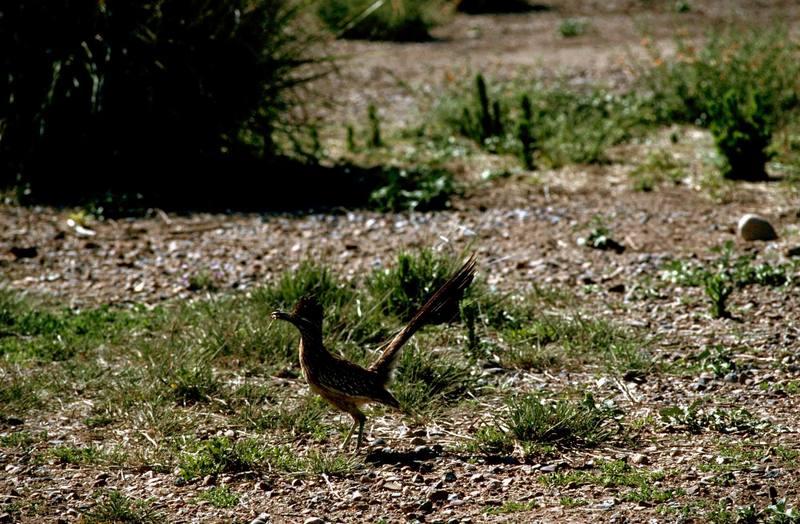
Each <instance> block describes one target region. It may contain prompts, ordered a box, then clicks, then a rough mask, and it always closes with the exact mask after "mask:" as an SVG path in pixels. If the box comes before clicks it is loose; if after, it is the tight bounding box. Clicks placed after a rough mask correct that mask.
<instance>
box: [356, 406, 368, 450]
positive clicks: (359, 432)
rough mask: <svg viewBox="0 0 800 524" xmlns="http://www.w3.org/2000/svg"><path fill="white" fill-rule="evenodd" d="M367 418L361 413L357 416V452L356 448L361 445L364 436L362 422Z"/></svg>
mask: <svg viewBox="0 0 800 524" xmlns="http://www.w3.org/2000/svg"><path fill="white" fill-rule="evenodd" d="M366 420H367V417H365V416H364V415H361V416H360V417H358V440H356V453H358V448H360V447H361V441H362V440H363V438H364V422H365V421H366Z"/></svg>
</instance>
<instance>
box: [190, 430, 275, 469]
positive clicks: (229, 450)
mask: <svg viewBox="0 0 800 524" xmlns="http://www.w3.org/2000/svg"><path fill="white" fill-rule="evenodd" d="M267 457H268V451H267V450H266V448H264V447H263V445H262V444H261V443H259V441H257V440H255V439H246V440H239V441H231V440H230V439H228V438H227V437H214V438H211V439H208V440H205V441H200V442H195V443H193V444H190V445H189V447H188V450H184V451H183V452H182V453H181V455H180V459H179V464H178V468H179V470H180V476H181V477H182V478H183V479H185V480H194V479H197V478H202V477H205V476H206V475H217V474H220V473H240V472H243V471H253V470H256V469H258V468H259V467H260V466H261V465H262V464H264V463H265V461H266V459H267Z"/></svg>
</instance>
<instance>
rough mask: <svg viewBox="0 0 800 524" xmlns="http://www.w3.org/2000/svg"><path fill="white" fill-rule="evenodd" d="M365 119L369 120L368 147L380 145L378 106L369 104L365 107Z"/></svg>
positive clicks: (381, 142)
mask: <svg viewBox="0 0 800 524" xmlns="http://www.w3.org/2000/svg"><path fill="white" fill-rule="evenodd" d="M367 119H368V120H369V140H368V143H369V145H370V147H381V146H382V145H383V140H382V139H381V120H380V117H379V116H378V108H377V107H375V104H370V105H369V107H368V108H367Z"/></svg>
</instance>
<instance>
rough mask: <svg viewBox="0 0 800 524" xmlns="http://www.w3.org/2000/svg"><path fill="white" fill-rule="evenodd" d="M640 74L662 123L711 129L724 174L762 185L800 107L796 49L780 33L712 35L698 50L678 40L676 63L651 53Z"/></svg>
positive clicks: (737, 31) (775, 29)
mask: <svg viewBox="0 0 800 524" xmlns="http://www.w3.org/2000/svg"><path fill="white" fill-rule="evenodd" d="M651 53H652V58H653V63H654V64H656V66H655V67H653V68H652V69H649V70H648V71H646V72H645V74H643V75H642V77H641V79H642V82H643V86H645V87H644V88H645V89H647V90H649V91H650V93H651V95H652V96H653V97H654V99H653V102H654V103H653V106H652V107H653V109H654V110H655V115H656V117H657V119H658V120H659V121H662V122H691V123H693V124H697V125H701V126H705V127H708V128H709V129H710V130H711V133H712V135H713V137H714V141H715V144H716V146H717V149H718V151H719V153H720V155H721V158H722V161H723V163H722V168H721V171H722V174H723V175H724V176H725V177H728V178H732V179H744V180H764V179H765V178H766V176H767V175H766V171H765V164H766V162H767V160H769V159H770V157H771V156H772V155H773V153H774V151H773V150H772V149H770V146H771V143H772V138H773V135H774V133H775V132H776V130H777V129H778V128H779V127H781V126H782V125H784V124H785V123H786V117H787V115H789V114H790V113H791V111H792V109H793V108H795V107H796V106H797V104H798V102H800V99H798V97H797V88H798V84H797V82H798V80H797V79H798V78H800V76H799V75H798V69H797V63H798V62H797V54H798V47H797V44H796V43H795V42H794V41H792V39H791V38H789V36H788V34H787V32H786V30H785V29H781V28H780V27H773V28H771V29H770V30H768V31H761V30H747V29H744V30H740V29H739V28H736V29H733V28H731V29H728V30H726V31H718V32H713V33H712V34H711V35H710V36H709V37H708V39H707V40H706V43H705V45H704V46H702V47H701V48H699V49H698V48H696V47H695V46H694V45H693V44H690V43H688V42H683V41H679V45H678V53H677V55H676V57H675V58H674V59H672V58H666V57H663V56H662V55H661V54H660V53H659V52H658V51H657V50H655V48H651Z"/></svg>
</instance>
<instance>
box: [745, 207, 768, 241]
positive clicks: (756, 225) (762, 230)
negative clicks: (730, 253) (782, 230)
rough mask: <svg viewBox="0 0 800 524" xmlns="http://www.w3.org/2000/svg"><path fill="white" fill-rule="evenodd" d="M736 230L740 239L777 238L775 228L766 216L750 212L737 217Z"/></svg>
mask: <svg viewBox="0 0 800 524" xmlns="http://www.w3.org/2000/svg"><path fill="white" fill-rule="evenodd" d="M737 231H738V233H739V237H741V238H742V240H748V241H752V240H775V239H776V238H778V234H777V233H775V228H773V227H772V224H770V223H769V221H768V220H767V219H766V218H764V217H761V216H758V215H754V214H751V213H748V214H746V215H744V216H742V218H740V219H739V225H738V226H737Z"/></svg>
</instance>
